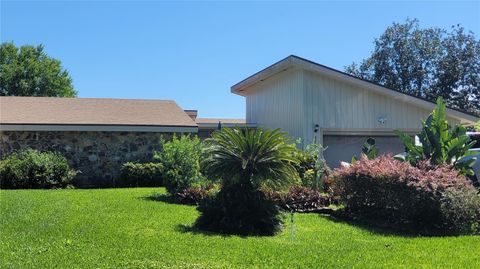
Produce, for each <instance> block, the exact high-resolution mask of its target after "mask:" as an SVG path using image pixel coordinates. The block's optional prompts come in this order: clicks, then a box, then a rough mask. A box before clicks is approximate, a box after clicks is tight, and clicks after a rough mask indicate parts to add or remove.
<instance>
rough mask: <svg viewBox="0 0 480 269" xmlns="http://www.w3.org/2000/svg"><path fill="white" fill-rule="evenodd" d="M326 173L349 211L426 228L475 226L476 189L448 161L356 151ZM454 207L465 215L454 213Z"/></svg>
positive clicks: (479, 212)
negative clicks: (356, 155) (370, 156)
mask: <svg viewBox="0 0 480 269" xmlns="http://www.w3.org/2000/svg"><path fill="white" fill-rule="evenodd" d="M332 176H333V178H334V187H333V189H334V192H336V194H337V195H339V196H340V197H341V199H342V201H343V202H344V203H345V212H346V213H347V214H349V215H350V216H354V217H359V218H362V219H365V220H370V221H372V220H373V221H378V222H381V223H382V224H384V225H385V224H386V225H390V226H393V227H394V228H400V229H405V230H410V231H416V232H421V233H428V234H464V233H478V232H479V230H478V224H479V221H480V202H479V201H480V199H479V196H478V192H477V191H476V189H475V188H474V187H473V185H472V183H471V182H470V181H468V180H467V179H466V178H465V176H463V175H461V174H460V172H459V171H457V170H455V169H454V168H453V167H452V166H448V165H437V166H436V165H432V164H431V162H430V161H429V160H424V161H419V162H418V163H417V165H416V166H412V165H411V164H409V163H408V162H401V161H398V160H395V159H393V158H392V157H391V156H380V157H378V158H375V159H372V160H369V159H368V158H367V157H366V156H362V158H361V159H360V160H358V161H357V162H355V163H354V164H352V165H350V166H343V167H341V168H339V169H336V170H335V172H334V173H333V175H332ZM452 193H455V194H456V195H452ZM462 201H464V202H462ZM467 201H468V202H467ZM459 207H462V210H461V212H463V213H464V214H466V215H468V216H462V217H459V216H458V214H455V212H454V211H455V210H457V211H458V210H460V209H459Z"/></svg>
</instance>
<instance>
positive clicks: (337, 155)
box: [323, 135, 404, 168]
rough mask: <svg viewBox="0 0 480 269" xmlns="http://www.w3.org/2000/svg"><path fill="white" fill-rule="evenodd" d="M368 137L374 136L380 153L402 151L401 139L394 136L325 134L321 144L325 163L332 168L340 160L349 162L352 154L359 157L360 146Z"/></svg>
mask: <svg viewBox="0 0 480 269" xmlns="http://www.w3.org/2000/svg"><path fill="white" fill-rule="evenodd" d="M368 137H373V138H375V141H376V145H377V147H378V149H379V151H380V153H392V154H398V153H400V152H404V146H403V144H402V141H401V140H400V139H399V138H398V137H396V136H349V135H325V136H324V137H323V144H324V146H327V147H328V148H327V149H326V150H325V159H326V161H327V164H328V165H329V166H330V167H332V168H334V167H338V166H339V165H340V161H346V162H350V161H351V159H352V156H353V155H356V156H357V157H360V153H361V151H362V146H363V143H364V142H365V140H367V138H368Z"/></svg>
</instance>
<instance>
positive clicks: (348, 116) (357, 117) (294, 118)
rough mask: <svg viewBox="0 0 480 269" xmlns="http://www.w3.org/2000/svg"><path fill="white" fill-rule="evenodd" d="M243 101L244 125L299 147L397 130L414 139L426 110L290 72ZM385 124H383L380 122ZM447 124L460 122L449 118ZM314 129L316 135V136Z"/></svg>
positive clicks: (258, 87)
mask: <svg viewBox="0 0 480 269" xmlns="http://www.w3.org/2000/svg"><path fill="white" fill-rule="evenodd" d="M251 87H252V88H250V89H249V92H251V93H250V94H248V95H247V97H246V104H247V107H246V114H247V122H254V123H257V125H258V126H261V127H266V128H271V129H273V128H281V129H282V130H284V131H286V132H288V133H289V134H290V135H291V136H292V137H294V138H302V142H303V144H304V145H305V144H307V143H311V142H313V141H318V142H320V143H322V141H323V135H324V134H332V133H335V134H339V133H342V132H343V134H345V135H353V134H358V135H360V134H361V135H362V136H370V135H374V136H375V135H377V136H378V135H390V136H392V135H393V130H395V129H400V130H403V131H406V132H409V133H415V132H417V131H419V129H420V128H421V121H422V120H423V119H425V118H426V117H427V116H428V114H429V113H430V112H431V111H430V110H427V109H423V108H420V107H418V106H417V105H414V104H410V103H408V102H407V101H405V100H400V99H398V100H397V99H395V98H392V97H389V96H386V95H383V94H381V93H376V92H373V91H371V90H369V89H368V88H362V87H359V86H353V85H351V84H349V83H348V82H343V81H340V80H336V79H333V78H329V77H325V76H324V75H320V74H318V73H316V72H313V71H307V70H303V69H298V68H297V69H290V70H288V71H284V72H280V73H278V74H276V75H274V76H272V77H269V78H267V79H265V80H264V81H262V82H259V83H257V84H255V85H253V86H251ZM380 117H382V118H385V119H386V121H385V123H384V124H380V123H379V118H380ZM449 121H450V123H452V124H457V123H459V121H458V120H456V119H453V118H449ZM317 124H318V127H319V131H318V132H317V133H315V132H314V128H315V125H317Z"/></svg>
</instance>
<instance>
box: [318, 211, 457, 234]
mask: <svg viewBox="0 0 480 269" xmlns="http://www.w3.org/2000/svg"><path fill="white" fill-rule="evenodd" d="M322 216H323V217H326V218H327V219H329V220H331V221H333V222H336V223H344V224H348V225H351V226H355V227H358V228H360V229H362V230H365V231H368V232H371V233H374V234H377V235H382V236H398V237H404V238H435V237H452V238H454V237H458V236H456V235H443V234H440V233H434V232H424V231H418V230H411V229H402V228H401V227H395V225H393V224H390V223H387V222H385V221H382V220H375V219H366V218H355V217H351V216H348V215H347V214H345V213H344V212H342V211H341V210H339V211H335V212H333V213H331V214H322Z"/></svg>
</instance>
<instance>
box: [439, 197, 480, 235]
mask: <svg viewBox="0 0 480 269" xmlns="http://www.w3.org/2000/svg"><path fill="white" fill-rule="evenodd" d="M440 210H441V213H442V216H443V223H442V224H443V226H444V227H445V229H447V230H448V231H449V233H452V234H469V233H480V195H479V193H478V191H477V190H475V189H474V188H465V189H453V188H450V189H447V190H446V191H445V192H444V193H443V194H442V198H441V200H440Z"/></svg>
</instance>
